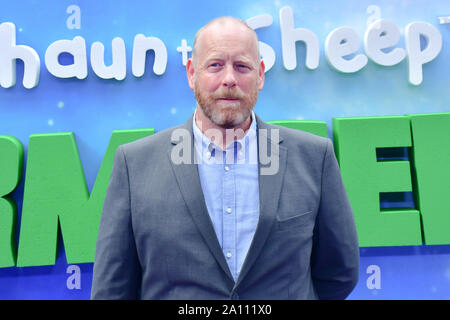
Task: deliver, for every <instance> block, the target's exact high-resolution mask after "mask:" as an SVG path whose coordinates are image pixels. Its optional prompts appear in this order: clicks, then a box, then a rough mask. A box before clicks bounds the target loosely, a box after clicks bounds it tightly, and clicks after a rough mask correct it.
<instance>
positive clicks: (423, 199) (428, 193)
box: [410, 113, 450, 244]
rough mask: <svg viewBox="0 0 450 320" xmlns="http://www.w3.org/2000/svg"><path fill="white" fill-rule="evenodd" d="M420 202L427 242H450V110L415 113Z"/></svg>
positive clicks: (413, 123)
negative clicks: (435, 112) (447, 111)
mask: <svg viewBox="0 0 450 320" xmlns="http://www.w3.org/2000/svg"><path fill="white" fill-rule="evenodd" d="M410 119H411V128H412V136H413V141H414V148H413V156H414V169H415V178H416V184H417V193H416V194H415V196H416V197H415V199H416V203H417V204H418V207H419V209H420V213H421V216H422V226H423V233H424V238H425V243H426V244H450V203H449V202H448V198H449V196H450V142H449V141H450V113H441V114H428V115H424V114H421V115H411V116H410Z"/></svg>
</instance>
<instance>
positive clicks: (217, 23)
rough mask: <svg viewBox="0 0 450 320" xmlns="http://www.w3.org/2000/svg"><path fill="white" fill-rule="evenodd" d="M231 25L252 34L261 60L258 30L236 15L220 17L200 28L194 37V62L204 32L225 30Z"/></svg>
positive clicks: (258, 58)
mask: <svg viewBox="0 0 450 320" xmlns="http://www.w3.org/2000/svg"><path fill="white" fill-rule="evenodd" d="M227 27H228V28H229V27H238V28H240V29H241V31H242V32H248V33H250V34H252V36H253V38H254V41H255V44H256V50H257V62H258V63H259V62H260V54H259V44H258V35H257V34H256V32H255V31H254V30H253V29H252V28H250V27H249V26H248V24H247V23H246V22H245V21H244V20H242V19H239V18H234V17H219V18H216V19H214V20H211V21H210V22H209V23H208V24H206V25H205V26H203V27H202V28H201V29H200V30H198V31H197V33H196V34H195V38H194V48H193V50H192V61H193V62H194V64H195V63H196V61H195V60H196V59H195V58H196V55H197V53H198V47H199V45H198V44H199V42H201V38H202V36H203V34H204V33H208V32H212V33H214V32H215V31H218V30H224V29H226V28H227Z"/></svg>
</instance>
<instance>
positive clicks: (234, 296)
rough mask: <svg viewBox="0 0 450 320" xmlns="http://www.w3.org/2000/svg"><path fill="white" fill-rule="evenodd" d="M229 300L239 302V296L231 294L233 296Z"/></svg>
mask: <svg viewBox="0 0 450 320" xmlns="http://www.w3.org/2000/svg"><path fill="white" fill-rule="evenodd" d="M231 300H239V295H238V294H237V293H236V292H235V293H233V295H232V296H231Z"/></svg>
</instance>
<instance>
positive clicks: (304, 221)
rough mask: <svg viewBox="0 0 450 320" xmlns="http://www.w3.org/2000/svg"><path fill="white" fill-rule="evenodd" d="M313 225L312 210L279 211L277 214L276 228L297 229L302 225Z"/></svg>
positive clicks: (284, 229)
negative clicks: (299, 211)
mask: <svg viewBox="0 0 450 320" xmlns="http://www.w3.org/2000/svg"><path fill="white" fill-rule="evenodd" d="M311 225H314V215H313V211H312V210H310V211H306V212H301V213H298V212H293V213H289V214H287V213H284V212H283V213H280V214H278V215H277V220H276V230H278V231H287V230H298V229H300V228H302V227H308V226H311Z"/></svg>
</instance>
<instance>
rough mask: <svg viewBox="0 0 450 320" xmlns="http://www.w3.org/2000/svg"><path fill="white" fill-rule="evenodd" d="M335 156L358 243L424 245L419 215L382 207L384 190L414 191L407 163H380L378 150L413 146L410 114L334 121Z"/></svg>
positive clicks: (371, 244)
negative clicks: (349, 204)
mask: <svg viewBox="0 0 450 320" xmlns="http://www.w3.org/2000/svg"><path fill="white" fill-rule="evenodd" d="M333 133H334V141H335V150H336V155H337V158H338V161H339V165H340V169H341V173H342V177H343V180H344V183H345V186H346V189H347V193H348V196H349V199H350V203H351V204H352V207H353V211H354V215H355V221H356V227H357V230H358V237H359V244H360V246H361V247H369V246H400V245H420V244H422V237H421V228H420V215H419V211H417V210H414V209H386V210H384V209H383V210H381V209H380V192H410V191H411V190H412V186H411V173H410V165H409V162H408V161H377V158H376V149H377V148H390V147H410V146H411V133H410V126H409V119H408V118H407V117H401V116H400V117H398V116H392V117H360V118H335V119H333Z"/></svg>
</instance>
